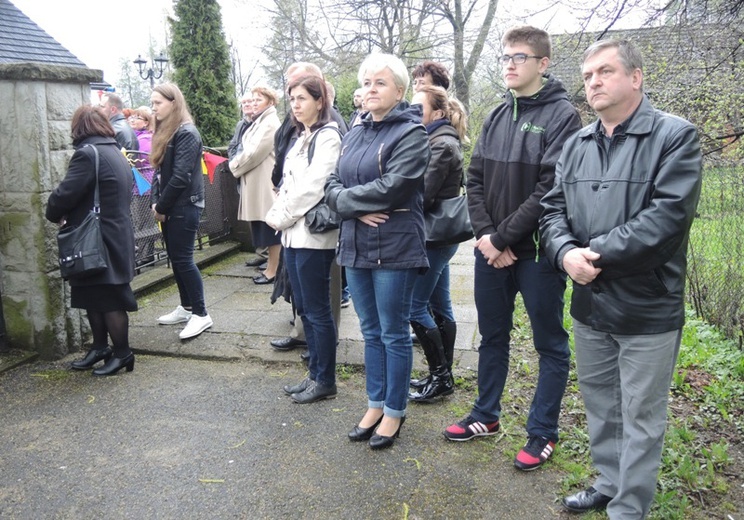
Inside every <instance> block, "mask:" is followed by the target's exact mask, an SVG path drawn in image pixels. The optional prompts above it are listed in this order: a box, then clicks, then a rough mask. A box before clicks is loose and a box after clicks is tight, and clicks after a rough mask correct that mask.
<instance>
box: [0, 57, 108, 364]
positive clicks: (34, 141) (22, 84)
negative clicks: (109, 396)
mask: <svg viewBox="0 0 744 520" xmlns="http://www.w3.org/2000/svg"><path fill="white" fill-rule="evenodd" d="M101 79H102V74H101V71H97V70H91V69H86V68H76V67H60V66H53V65H42V64H36V63H16V64H0V106H2V107H3V109H2V110H0V269H1V273H2V274H1V276H0V294H2V304H3V307H4V314H5V321H6V327H7V338H8V341H9V343H10V345H11V346H12V347H13V348H19V349H24V350H31V351H35V352H38V353H39V354H41V355H42V356H43V357H45V358H58V357H61V356H63V355H65V354H67V353H68V352H70V351H74V350H78V349H79V348H81V346H82V338H83V334H84V331H85V330H86V327H87V324H86V320H85V316H84V314H83V313H81V312H80V311H79V310H75V309H70V306H69V286H68V285H67V284H66V283H64V282H63V281H62V280H61V278H60V277H59V269H58V266H57V263H56V253H57V244H56V233H57V226H56V225H54V224H51V223H49V222H47V221H46V219H45V218H44V211H45V209H46V200H47V199H48V197H49V194H50V193H51V191H52V190H53V189H54V188H55V187H56V185H57V184H58V183H59V181H60V180H61V179H62V178H63V177H64V175H65V173H66V170H67V163H68V162H69V159H70V156H71V155H72V140H71V138H70V121H71V119H72V114H73V113H74V111H75V110H76V109H77V108H78V107H79V106H80V105H82V104H84V103H88V102H89V100H90V86H89V83H90V82H93V81H101Z"/></svg>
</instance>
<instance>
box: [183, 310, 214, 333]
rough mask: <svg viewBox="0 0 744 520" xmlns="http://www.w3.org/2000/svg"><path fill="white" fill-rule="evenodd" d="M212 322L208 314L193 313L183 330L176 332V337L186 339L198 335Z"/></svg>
mask: <svg viewBox="0 0 744 520" xmlns="http://www.w3.org/2000/svg"><path fill="white" fill-rule="evenodd" d="M212 323H213V322H212V318H210V317H209V314H207V315H206V316H197V315H196V314H194V315H192V316H191V318H190V319H189V322H188V323H187V324H186V326H185V327H184V328H183V330H182V331H181V332H180V333H179V334H178V337H179V338H181V339H188V338H193V337H194V336H198V335H199V334H201V333H202V332H204V331H205V330H207V329H208V328H209V327H211V326H212Z"/></svg>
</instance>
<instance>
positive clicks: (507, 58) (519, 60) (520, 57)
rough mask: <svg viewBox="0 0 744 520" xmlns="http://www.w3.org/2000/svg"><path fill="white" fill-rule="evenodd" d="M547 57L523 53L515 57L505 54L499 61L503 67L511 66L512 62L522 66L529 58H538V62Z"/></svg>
mask: <svg viewBox="0 0 744 520" xmlns="http://www.w3.org/2000/svg"><path fill="white" fill-rule="evenodd" d="M544 57H545V56H530V55H529V54H522V53H521V52H520V53H518V54H514V55H509V54H504V55H503V56H500V57H499V61H500V62H501V64H502V65H509V62H510V61H513V62H514V65H521V64H522V63H524V62H526V61H527V58H537V59H538V60H541V59H543V58H544Z"/></svg>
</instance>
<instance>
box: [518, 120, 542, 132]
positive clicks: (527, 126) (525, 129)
mask: <svg viewBox="0 0 744 520" xmlns="http://www.w3.org/2000/svg"><path fill="white" fill-rule="evenodd" d="M520 130H521V131H522V132H532V133H533V134H544V133H545V127H544V126H537V125H533V124H532V123H524V124H523V125H522V128H520Z"/></svg>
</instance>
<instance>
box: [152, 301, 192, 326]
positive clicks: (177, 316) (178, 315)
mask: <svg viewBox="0 0 744 520" xmlns="http://www.w3.org/2000/svg"><path fill="white" fill-rule="evenodd" d="M190 318H191V311H187V310H186V309H184V308H183V307H181V306H180V305H179V306H178V307H176V310H175V311H173V312H169V313H168V314H163V315H162V316H161V317H159V318H158V323H160V324H161V325H175V324H176V323H184V322H187V321H189V319H190Z"/></svg>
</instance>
